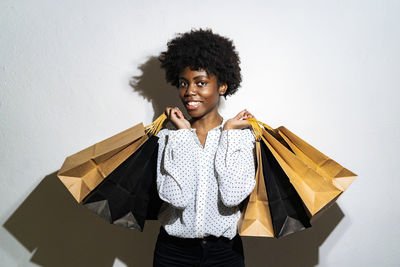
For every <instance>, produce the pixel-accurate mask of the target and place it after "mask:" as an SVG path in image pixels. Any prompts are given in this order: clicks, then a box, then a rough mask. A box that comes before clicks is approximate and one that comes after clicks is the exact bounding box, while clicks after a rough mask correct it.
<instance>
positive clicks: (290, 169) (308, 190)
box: [262, 129, 342, 216]
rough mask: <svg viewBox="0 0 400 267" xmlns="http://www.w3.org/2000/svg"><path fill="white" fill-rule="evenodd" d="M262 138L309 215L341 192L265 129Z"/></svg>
mask: <svg viewBox="0 0 400 267" xmlns="http://www.w3.org/2000/svg"><path fill="white" fill-rule="evenodd" d="M262 138H263V139H264V141H265V143H266V145H267V146H268V148H269V149H270V150H271V152H272V154H273V155H274V157H275V158H276V160H277V161H278V162H279V164H280V165H281V167H282V169H283V170H284V171H285V173H286V175H287V176H288V177H289V179H290V182H291V183H292V185H293V186H294V188H295V189H296V191H297V193H298V194H299V196H300V197H301V199H302V201H303V202H304V204H305V206H306V207H307V209H308V211H309V212H310V214H311V216H312V215H314V214H316V213H317V212H318V211H319V210H321V209H322V208H323V207H324V206H325V205H327V204H329V203H330V202H331V201H332V200H334V199H335V198H337V196H338V195H340V194H341V193H342V191H341V190H339V189H337V188H336V187H335V186H334V185H333V184H332V183H331V182H330V180H329V179H327V178H326V177H324V176H322V175H320V174H319V173H317V172H316V171H314V170H313V169H312V168H310V167H309V166H308V165H307V164H306V163H304V162H303V161H302V160H301V158H299V157H297V155H296V154H294V153H293V152H291V151H290V150H289V149H288V148H286V147H285V146H284V145H283V144H282V143H281V142H279V141H278V140H276V139H275V138H274V137H273V136H272V135H271V134H270V133H269V132H268V131H267V130H265V129H264V130H263V134H262Z"/></svg>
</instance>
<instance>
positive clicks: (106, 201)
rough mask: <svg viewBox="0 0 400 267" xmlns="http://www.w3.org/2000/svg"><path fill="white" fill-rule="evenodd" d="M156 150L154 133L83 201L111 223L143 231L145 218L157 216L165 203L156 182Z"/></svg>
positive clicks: (156, 142) (156, 139) (156, 140)
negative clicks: (160, 196)
mask: <svg viewBox="0 0 400 267" xmlns="http://www.w3.org/2000/svg"><path fill="white" fill-rule="evenodd" d="M157 154H158V137H156V136H152V137H150V138H149V139H148V140H147V141H146V142H145V143H144V144H143V145H142V146H141V147H140V148H139V149H138V150H137V151H135V153H133V154H132V155H131V156H130V157H129V158H128V159H127V160H125V161H124V162H123V163H122V164H121V165H120V166H118V167H117V168H116V169H115V170H114V171H113V172H112V173H111V174H110V175H109V176H107V178H106V179H104V180H103V181H102V182H101V183H100V184H99V185H98V186H97V187H96V188H95V189H94V190H93V191H91V192H90V193H89V194H88V195H87V196H86V197H85V198H84V199H83V201H82V204H83V205H84V206H86V207H87V208H89V209H90V210H92V211H94V212H95V213H96V214H98V215H99V216H101V217H103V218H104V219H105V220H107V221H109V222H110V223H112V224H115V225H119V226H123V227H127V228H131V229H136V230H139V231H143V227H144V223H145V220H146V219H156V216H157V213H158V211H159V209H160V207H161V204H162V201H161V200H160V199H159V196H158V192H157V185H156V177H157V172H156V171H157ZM157 199H158V201H156V200H157ZM157 203H158V205H157Z"/></svg>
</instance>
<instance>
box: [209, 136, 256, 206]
mask: <svg viewBox="0 0 400 267" xmlns="http://www.w3.org/2000/svg"><path fill="white" fill-rule="evenodd" d="M255 161H256V157H255V137H254V134H253V133H252V131H251V130H250V129H243V130H242V129H232V130H223V131H222V133H221V138H220V141H219V145H218V148H217V153H216V156H215V169H216V172H217V180H218V186H219V191H220V193H221V198H222V199H221V200H222V202H223V203H224V204H225V205H226V206H228V207H232V206H237V205H239V204H240V203H241V202H242V201H243V200H244V199H245V198H246V197H247V196H248V195H250V193H251V192H252V191H253V189H254V186H255V183H256V182H255Z"/></svg>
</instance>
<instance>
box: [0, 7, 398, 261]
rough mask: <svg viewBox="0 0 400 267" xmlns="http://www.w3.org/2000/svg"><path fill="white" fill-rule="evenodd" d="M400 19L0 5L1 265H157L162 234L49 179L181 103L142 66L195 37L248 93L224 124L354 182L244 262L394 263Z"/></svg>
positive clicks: (235, 101) (308, 11)
mask: <svg viewBox="0 0 400 267" xmlns="http://www.w3.org/2000/svg"><path fill="white" fill-rule="evenodd" d="M399 11H400V2H399V1H382V0H381V1H344V0H342V1H247V2H244V1H225V0H224V1H210V0H204V1H122V0H121V1H114V2H113V3H111V2H110V1H76V0H70V1H49V0H47V1H46V0H38V1H23V0H19V1H15V0H14V1H12V0H2V1H1V2H0V64H1V68H0V86H1V91H0V116H1V120H0V126H1V134H0V148H1V150H0V151H1V153H0V159H1V160H0V169H1V175H0V177H1V184H0V203H1V205H0V219H1V223H2V226H3V227H1V228H0V240H1V242H0V248H1V249H0V265H1V266H34V265H36V264H37V265H39V266H113V265H114V266H127V265H129V266H150V263H151V257H152V249H153V246H154V242H155V238H156V235H157V231H158V228H157V227H158V224H157V223H156V222H154V223H149V224H148V227H147V228H146V231H145V233H136V232H133V231H130V230H128V229H122V228H120V227H115V226H111V225H108V224H106V223H104V222H103V221H102V220H101V219H99V218H97V217H96V216H94V215H93V214H90V213H89V212H88V211H87V210H85V209H83V208H82V207H80V206H79V205H77V204H76V203H74V201H73V199H72V198H71V196H70V195H69V194H68V193H67V192H66V191H65V189H64V188H63V186H62V185H61V184H60V183H59V182H58V180H57V178H56V171H57V170H58V169H59V168H60V166H61V164H62V163H63V161H64V159H65V157H66V156H67V155H70V154H72V153H75V152H77V151H78V150H80V149H83V148H85V147H87V146H89V145H91V144H93V143H95V142H98V141H100V140H102V139H104V138H106V137H109V136H111V135H113V134H115V133H117V132H119V131H121V130H123V129H126V128H128V127H131V126H132V125H134V124H136V123H138V122H141V121H143V122H144V123H145V124H148V123H150V122H151V121H152V119H153V118H154V116H157V115H159V113H160V112H161V110H162V109H163V108H164V106H165V105H167V104H169V103H171V104H174V103H175V101H177V98H176V96H175V93H174V89H173V88H171V87H170V86H168V85H166V84H165V83H164V81H163V78H164V77H163V75H164V74H163V72H162V71H161V70H160V69H159V68H158V65H157V63H156V61H155V60H154V59H152V58H151V57H154V56H157V55H158V54H159V53H160V52H161V51H163V50H164V49H165V48H166V42H167V41H168V40H169V39H171V38H173V37H174V34H175V33H177V32H184V31H187V30H190V29H191V28H198V27H211V28H212V29H213V30H214V31H215V32H217V33H220V34H222V35H225V36H229V37H230V38H232V39H233V40H234V42H235V44H236V47H237V49H238V51H239V53H240V57H241V60H242V65H241V67H242V70H243V84H242V88H241V89H240V90H239V91H238V93H237V94H236V95H234V96H233V97H230V98H228V100H227V101H226V103H225V105H224V108H222V109H221V112H222V114H223V115H224V116H228V117H229V116H233V115H235V113H237V112H238V111H240V110H241V109H243V108H248V109H249V110H250V111H251V112H252V113H253V114H255V116H256V117H257V118H258V119H260V120H262V121H264V122H266V123H268V124H270V125H271V126H273V127H278V126H280V125H285V126H286V127H288V128H289V129H291V130H292V131H294V132H295V133H297V134H298V135H299V136H301V137H302V138H303V139H305V140H306V141H308V142H310V143H311V144H313V145H314V146H315V147H317V148H319V149H320V150H321V151H322V152H324V153H325V154H327V155H329V156H331V157H332V158H334V159H335V160H337V161H338V162H339V163H341V164H343V165H344V166H345V167H347V168H349V169H351V170H352V171H354V172H356V173H357V174H358V175H359V178H358V179H357V180H356V181H355V182H354V183H353V185H352V186H351V187H350V188H349V190H348V191H347V192H346V193H345V194H344V195H343V196H342V197H341V198H340V199H339V200H338V201H337V203H338V205H336V206H333V207H332V208H331V209H330V210H328V211H327V212H326V214H325V216H323V217H321V218H320V220H318V221H317V222H316V224H315V225H314V226H313V228H311V229H309V230H307V231H304V232H302V233H298V234H295V235H293V236H289V237H288V238H286V239H283V240H270V239H268V240H267V239H264V238H244V245H245V250H246V260H247V263H248V266H266V265H267V264H270V265H269V266H315V265H317V266H394V265H398V264H399V261H400V256H399V252H400V251H399V249H398V244H397V242H398V241H399V234H400V230H399V228H398V227H397V224H398V221H399V219H400V216H399V209H398V207H397V205H396V204H397V203H398V202H399V201H400V197H399V194H398V192H399V186H400V179H399V178H400V177H399V174H398V168H397V167H396V166H395V164H396V163H397V162H398V149H399V148H400V147H399V141H400V138H399V137H400V120H399V107H398V105H397V102H398V98H399V92H398V90H399V88H398V87H399V77H400V75H399V74H400V73H399V70H400V68H399V60H400V56H399V47H400V27H399V26H400V19H399V16H398V14H399ZM142 71H143V72H142ZM132 76H139V77H140V78H139V79H140V83H139V86H136V89H133V88H132V87H131V86H130V85H129V81H130V80H131V77H132ZM160 90H165V91H162V93H160ZM78 262H80V264H78Z"/></svg>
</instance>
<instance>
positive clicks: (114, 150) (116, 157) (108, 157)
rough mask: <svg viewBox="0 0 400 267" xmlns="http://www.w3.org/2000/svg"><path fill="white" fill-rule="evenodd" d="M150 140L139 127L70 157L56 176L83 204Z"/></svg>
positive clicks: (136, 126)
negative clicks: (86, 198) (86, 197)
mask: <svg viewBox="0 0 400 267" xmlns="http://www.w3.org/2000/svg"><path fill="white" fill-rule="evenodd" d="M147 139H148V137H147V135H146V134H145V128H144V126H143V124H142V123H139V124H137V125H135V126H133V127H131V128H129V129H127V130H125V131H123V132H121V133H118V134H116V135H114V136H112V137H110V138H107V139H105V140H103V141H101V142H99V143H96V144H94V145H92V146H90V147H88V148H86V149H83V150H82V151H79V152H77V153H75V154H73V155H71V156H68V157H67V158H66V159H65V161H64V163H63V165H62V167H61V169H60V170H59V171H58V174H57V176H58V178H59V179H60V180H61V182H62V183H63V184H64V185H65V186H66V187H67V188H68V190H69V192H70V193H71V194H72V195H73V197H74V198H75V199H76V200H77V201H78V202H79V203H80V202H81V201H82V199H83V198H84V197H85V196H87V195H88V194H89V192H90V191H92V190H93V189H94V188H95V187H96V186H98V185H99V184H100V183H101V181H103V179H104V178H105V177H107V176H108V175H109V174H110V173H111V172H112V171H113V170H114V169H115V168H116V167H117V166H118V165H120V164H121V163H122V162H123V161H125V160H126V159H127V158H128V157H129V156H130V155H131V154H132V153H133V152H134V151H136V150H137V149H138V148H139V147H140V146H141V145H142V144H143V143H144V142H146V141H147Z"/></svg>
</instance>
